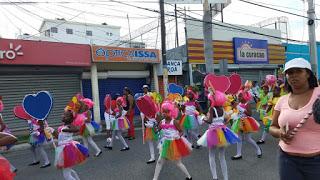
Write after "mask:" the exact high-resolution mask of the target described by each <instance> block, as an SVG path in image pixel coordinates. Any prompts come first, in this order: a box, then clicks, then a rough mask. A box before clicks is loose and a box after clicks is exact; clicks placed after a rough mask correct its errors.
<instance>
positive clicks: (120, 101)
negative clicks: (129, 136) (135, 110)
mask: <svg viewBox="0 0 320 180" xmlns="http://www.w3.org/2000/svg"><path fill="white" fill-rule="evenodd" d="M116 102H117V108H116V109H115V110H114V113H115V118H116V120H115V121H113V123H112V130H113V131H112V138H111V142H110V143H109V145H108V146H105V148H107V149H109V150H112V145H113V140H114V139H115V138H116V136H117V137H118V138H119V140H120V141H121V142H122V144H123V145H124V147H123V148H122V149H121V150H120V151H127V150H129V149H130V148H129V146H128V144H127V143H126V141H125V140H124V138H123V136H122V131H123V130H127V129H129V120H128V119H127V118H126V114H127V111H125V110H124V109H123V107H124V106H125V105H126V104H125V100H124V98H123V97H118V98H117V100H116Z"/></svg>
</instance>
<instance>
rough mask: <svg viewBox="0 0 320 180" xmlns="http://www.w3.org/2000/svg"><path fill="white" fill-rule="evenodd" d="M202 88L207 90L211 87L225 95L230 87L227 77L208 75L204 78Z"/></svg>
mask: <svg viewBox="0 0 320 180" xmlns="http://www.w3.org/2000/svg"><path fill="white" fill-rule="evenodd" d="M204 86H205V88H206V89H207V90H208V88H209V87H212V88H214V89H215V90H217V91H220V92H223V93H225V92H226V91H227V90H228V89H229V87H230V80H229V78H228V77H227V76H217V75H214V74H208V75H206V77H205V78H204Z"/></svg>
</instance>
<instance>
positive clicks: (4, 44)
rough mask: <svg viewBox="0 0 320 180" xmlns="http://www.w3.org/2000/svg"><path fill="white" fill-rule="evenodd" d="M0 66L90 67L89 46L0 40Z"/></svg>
mask: <svg viewBox="0 0 320 180" xmlns="http://www.w3.org/2000/svg"><path fill="white" fill-rule="evenodd" d="M0 65H50V66H80V67H85V66H90V65H91V54H90V46H89V45H82V44H69V43H60V42H47V41H30V40H17V39H1V38H0Z"/></svg>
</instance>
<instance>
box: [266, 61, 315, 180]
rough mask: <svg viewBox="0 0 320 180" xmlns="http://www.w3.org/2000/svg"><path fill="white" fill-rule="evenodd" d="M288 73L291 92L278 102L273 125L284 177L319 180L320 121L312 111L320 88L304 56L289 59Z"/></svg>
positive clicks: (286, 70) (272, 129) (282, 176)
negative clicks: (318, 122)
mask: <svg viewBox="0 0 320 180" xmlns="http://www.w3.org/2000/svg"><path fill="white" fill-rule="evenodd" d="M284 73H285V78H286V81H285V83H286V87H287V89H288V92H289V94H287V95H285V96H282V97H281V98H280V99H279V101H278V103H277V104H276V105H275V107H274V114H273V118H272V120H273V122H272V125H271V127H270V134H271V135H272V136H274V137H276V138H280V142H279V146H280V156H279V173H280V179H281V180H286V179H290V180H316V179H319V178H320V171H319V169H320V140H319V138H320V124H317V123H316V122H315V120H314V116H313V115H312V113H310V112H312V106H313V104H314V102H315V101H316V100H317V98H318V96H319V95H320V88H319V87H318V83H317V78H316V77H315V75H314V74H313V72H312V70H311V65H310V63H309V62H308V61H306V60H305V59H303V58H296V59H293V60H291V61H289V62H287V63H286V64H285V68H284ZM297 127H298V128H297Z"/></svg>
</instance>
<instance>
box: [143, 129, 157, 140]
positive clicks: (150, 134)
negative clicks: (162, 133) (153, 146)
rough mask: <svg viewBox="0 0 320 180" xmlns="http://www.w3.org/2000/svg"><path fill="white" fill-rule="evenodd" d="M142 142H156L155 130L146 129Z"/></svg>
mask: <svg viewBox="0 0 320 180" xmlns="http://www.w3.org/2000/svg"><path fill="white" fill-rule="evenodd" d="M143 138H144V141H158V139H159V136H158V133H157V132H156V130H155V128H146V129H145V131H144V136H143Z"/></svg>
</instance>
